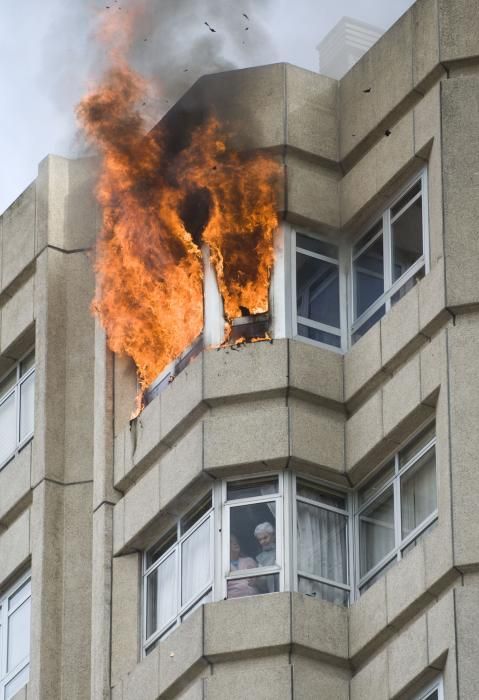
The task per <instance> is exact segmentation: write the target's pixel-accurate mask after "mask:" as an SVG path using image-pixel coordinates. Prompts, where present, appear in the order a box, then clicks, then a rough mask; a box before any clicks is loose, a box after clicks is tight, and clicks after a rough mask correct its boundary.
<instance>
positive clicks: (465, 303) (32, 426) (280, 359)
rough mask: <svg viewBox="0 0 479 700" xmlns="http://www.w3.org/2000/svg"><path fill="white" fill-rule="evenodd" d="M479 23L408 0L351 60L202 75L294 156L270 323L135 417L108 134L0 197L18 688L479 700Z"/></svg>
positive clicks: (232, 107) (7, 623) (123, 696)
mask: <svg viewBox="0 0 479 700" xmlns="http://www.w3.org/2000/svg"><path fill="white" fill-rule="evenodd" d="M478 37H479V13H478V12H477V4H476V0H450V1H449V2H447V3H445V2H439V0H419V1H418V2H417V3H416V4H415V5H414V6H412V7H411V9H410V10H409V11H408V12H407V13H406V14H405V15H404V16H403V17H402V18H401V19H400V20H399V21H398V22H397V23H396V24H395V25H394V26H393V27H392V28H391V29H390V30H389V31H388V32H387V33H386V34H385V35H384V36H382V37H381V39H380V40H379V41H378V42H377V43H376V44H375V45H374V46H373V47H372V48H371V49H370V50H369V51H368V53H367V54H366V55H365V56H364V57H363V58H362V59H360V60H359V62H358V63H357V64H356V65H355V66H354V67H353V68H352V69H351V70H350V71H349V72H348V73H347V74H346V75H345V76H344V77H343V78H342V79H341V80H340V81H335V80H333V79H331V78H328V77H325V76H323V75H319V74H315V73H312V72H309V71H305V70H302V69H299V68H296V67H293V66H290V65H285V64H278V65H272V66H266V67H260V68H254V69H248V70H242V71H232V72H228V73H223V74H219V75H212V76H208V77H207V78H204V79H202V80H201V81H199V82H198V83H197V84H196V85H195V86H193V88H192V89H191V91H190V92H189V93H188V94H187V95H185V97H184V98H183V99H182V100H181V101H180V102H179V103H178V105H177V106H176V108H175V109H176V112H174V116H175V120H176V122H175V123H176V124H177V126H178V127H179V128H181V119H182V117H181V115H182V114H183V115H191V114H192V111H191V110H192V109H193V110H194V109H196V108H198V109H200V108H201V106H202V105H204V104H205V103H206V104H214V105H216V106H217V111H218V114H219V117H220V118H224V119H227V118H228V117H231V116H235V117H236V121H237V122H239V123H241V124H242V125H243V133H241V134H239V138H238V144H240V145H241V147H242V148H245V149H252V148H261V149H263V150H264V151H265V152H272V153H274V154H280V156H279V157H280V158H281V162H282V163H283V164H284V165H286V166H287V167H286V168H285V186H284V198H283V201H282V203H281V219H282V223H281V225H280V227H279V230H278V231H277V234H276V253H277V255H276V260H275V267H274V270H273V278H272V284H271V294H270V299H271V303H270V312H269V316H268V318H267V320H266V321H265V320H264V319H261V322H262V323H265V322H266V323H267V324H269V329H270V333H271V334H272V336H273V340H272V342H259V343H251V344H245V345H243V346H241V347H239V348H238V349H236V350H234V351H233V350H232V349H231V348H222V349H219V350H217V349H214V350H210V349H205V350H203V351H202V352H199V353H198V354H197V355H196V357H194V358H193V359H191V361H190V362H189V364H186V366H184V365H185V363H181V364H180V365H179V366H177V367H176V368H173V369H171V368H170V371H171V372H172V375H174V374H176V378H175V379H174V381H169V380H167V381H164V382H162V381H161V378H160V380H159V382H158V383H157V386H156V390H155V391H152V392H151V393H150V396H149V399H150V400H149V403H148V405H147V406H146V407H145V409H144V410H143V411H142V413H141V414H140V415H139V416H138V417H137V418H135V419H133V420H132V419H131V411H132V408H133V405H134V400H135V395H136V392H137V383H136V374H135V368H134V366H133V363H132V362H131V361H130V360H129V359H128V358H126V357H121V356H116V355H114V354H112V353H111V352H110V351H109V350H108V348H107V344H106V339H105V334H104V332H103V330H102V329H101V328H100V326H99V325H98V324H97V323H96V322H95V320H94V317H93V316H92V314H91V311H90V304H91V300H92V298H93V295H94V287H95V282H94V276H93V272H92V261H91V257H92V254H91V250H92V247H93V245H94V241H95V238H96V235H97V231H98V228H99V224H100V215H99V212H98V209H97V206H96V204H95V202H94V197H93V194H92V190H93V174H92V168H91V163H90V161H89V160H71V161H70V160H67V159H64V158H60V157H56V156H49V157H47V158H46V159H45V160H44V161H43V162H42V163H41V164H40V167H39V172H38V177H37V179H36V180H35V182H33V183H32V184H31V185H30V187H28V189H27V190H26V191H25V192H24V193H23V194H22V195H21V196H20V197H19V198H18V199H17V200H16V201H15V202H14V203H13V204H12V206H10V207H9V208H8V209H7V210H6V211H5V212H4V213H3V215H2V217H1V218H0V236H1V263H0V308H1V315H0V319H1V326H0V355H1V359H0V370H1V375H0V700H12V699H14V700H25V699H26V698H28V700H80V699H81V700H83V699H87V698H92V699H94V700H99V699H101V700H105V699H106V698H112V700H133V699H135V700H138V699H141V700H157V699H158V698H160V699H162V700H166V699H170V698H179V699H180V700H200V699H206V698H207V699H208V700H224V698H229V699H230V700H243V699H244V698H255V699H258V700H260V699H265V700H266V699H267V700H270V699H271V700H279V699H284V700H287V699H288V700H290V699H291V698H293V697H294V698H295V700H298V699H299V700H305V699H306V698H308V699H309V698H311V699H312V698H314V699H316V698H328V699H331V700H343V699H344V700H346V699H348V700H366V699H367V700H399V698H404V699H406V700H442V699H445V700H476V698H477V696H478V690H477V688H478V682H479V678H478V664H477V659H478V658H479V637H478V634H477V630H478V628H479V578H478V575H477V572H478V570H479V538H478V532H479V509H478V507H477V504H478V503H479V480H478V479H477V455H478V454H479V431H478V429H477V426H478V423H479V373H478V371H477V367H476V364H477V355H478V352H477V349H478V347H479V313H478V304H479V283H478V275H477V265H478V230H477V221H478V220H479V196H478V187H479V176H478V173H479V142H478V133H479V132H478V123H479V111H478V97H477V96H478V94H479V39H478ZM286 87H287V89H286ZM185 128H186V127H185ZM253 320H254V319H253ZM476 448H477V449H476Z"/></svg>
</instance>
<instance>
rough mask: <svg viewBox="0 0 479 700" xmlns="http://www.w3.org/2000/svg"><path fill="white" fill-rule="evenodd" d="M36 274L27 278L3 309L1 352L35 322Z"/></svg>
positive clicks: (0, 332)
mask: <svg viewBox="0 0 479 700" xmlns="http://www.w3.org/2000/svg"><path fill="white" fill-rule="evenodd" d="M34 283H35V275H34V274H33V275H32V276H31V277H28V279H26V280H25V282H24V283H23V285H22V286H21V287H20V288H19V289H17V291H16V292H15V294H14V295H13V296H12V297H11V298H10V299H8V301H7V302H6V303H5V304H4V305H3V307H2V309H1V330H0V338H1V340H0V352H1V353H6V351H8V349H9V347H10V346H11V345H13V344H14V343H15V341H16V340H17V339H18V338H19V337H20V336H22V335H23V334H24V333H25V332H26V331H27V330H28V328H29V326H31V325H32V324H33V318H34V311H33V305H34V301H33V300H34Z"/></svg>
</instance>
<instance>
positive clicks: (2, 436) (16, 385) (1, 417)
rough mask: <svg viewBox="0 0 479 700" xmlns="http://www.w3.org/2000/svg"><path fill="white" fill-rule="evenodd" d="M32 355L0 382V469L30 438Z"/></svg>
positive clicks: (33, 377) (33, 356) (32, 381)
mask: <svg viewBox="0 0 479 700" xmlns="http://www.w3.org/2000/svg"><path fill="white" fill-rule="evenodd" d="M34 387H35V353H34V351H31V352H29V353H28V354H27V355H25V357H24V358H23V359H22V360H21V361H20V362H17V363H16V365H15V367H14V368H13V369H11V370H10V371H9V372H7V374H5V375H3V377H2V378H1V379H0V468H1V467H2V466H3V465H4V464H6V462H8V460H10V459H11V458H12V457H13V456H14V454H15V452H16V451H17V450H18V449H20V448H21V447H23V445H24V444H25V443H26V442H28V440H30V438H31V437H32V435H33V410H34Z"/></svg>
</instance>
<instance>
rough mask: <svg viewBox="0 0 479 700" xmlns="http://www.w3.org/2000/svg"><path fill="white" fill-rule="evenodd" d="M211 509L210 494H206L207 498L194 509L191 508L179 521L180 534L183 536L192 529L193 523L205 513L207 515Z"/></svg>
mask: <svg viewBox="0 0 479 700" xmlns="http://www.w3.org/2000/svg"><path fill="white" fill-rule="evenodd" d="M210 508H211V494H208V497H207V498H205V500H204V501H202V502H201V503H200V504H199V505H198V506H197V507H196V508H193V509H192V510H191V511H190V512H189V513H187V514H186V515H185V516H184V517H183V518H182V519H181V528H180V529H181V534H182V535H184V534H185V532H188V530H189V529H190V527H193V525H194V524H195V523H197V522H198V520H200V519H201V518H202V517H203V515H204V514H205V513H207V512H208V511H209V510H210Z"/></svg>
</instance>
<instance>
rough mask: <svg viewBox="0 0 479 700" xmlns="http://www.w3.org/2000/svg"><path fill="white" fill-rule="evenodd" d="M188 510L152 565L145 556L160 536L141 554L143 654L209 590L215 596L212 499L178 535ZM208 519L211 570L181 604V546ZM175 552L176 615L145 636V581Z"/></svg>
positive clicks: (176, 624)
mask: <svg viewBox="0 0 479 700" xmlns="http://www.w3.org/2000/svg"><path fill="white" fill-rule="evenodd" d="M202 500H203V499H199V501H198V504H197V505H198V506H201V502H202ZM190 512H191V511H187V512H185V513H184V515H183V516H182V517H180V518H178V519H177V522H176V525H175V527H176V540H175V542H174V543H173V544H172V545H171V546H170V547H168V549H167V550H165V552H163V554H162V555H161V556H160V557H159V558H158V559H157V560H156V561H155V562H153V564H151V565H150V566H149V567H147V556H148V553H149V552H150V551H151V550H152V549H156V547H157V546H158V545H160V544H161V541H162V539H163V538H160V539H159V540H158V542H157V543H156V545H155V546H154V547H153V548H149V549H148V550H147V551H146V552H144V554H143V576H142V588H143V603H142V649H143V655H146V654H147V652H148V651H149V649H150V647H152V646H153V645H154V644H155V643H156V642H157V641H158V640H159V639H162V638H164V637H165V636H166V635H167V634H168V633H170V632H171V631H172V630H173V629H174V628H175V627H177V626H178V625H179V624H180V622H181V621H182V620H183V619H185V617H187V616H188V614H190V613H191V612H193V610H194V609H195V608H196V607H197V606H198V604H201V601H202V599H203V598H205V596H207V595H208V594H209V593H211V596H212V599H213V596H214V578H215V576H214V565H215V557H214V542H215V532H214V530H215V522H214V512H215V509H214V502H213V498H212V501H211V506H210V507H209V508H208V510H207V511H206V512H205V513H203V515H202V516H201V517H200V518H198V520H196V521H195V522H194V523H193V525H191V527H190V528H188V530H186V531H185V532H184V533H183V534H181V526H182V522H183V519H184V518H185V517H187V516H188V515H189V513H190ZM207 520H209V521H210V571H211V577H210V580H209V581H208V583H207V584H206V585H205V586H204V587H203V588H202V589H201V591H199V592H198V593H197V594H196V595H195V596H194V597H193V598H191V599H190V600H188V601H187V602H186V603H184V604H182V603H181V597H182V595H181V594H182V566H181V565H182V561H181V560H182V545H183V542H185V540H187V539H188V538H189V537H191V535H192V534H193V533H194V532H195V530H197V529H198V528H200V527H201V526H202V525H203V524H204V523H205V522H206V521H207ZM171 530H172V528H170V529H169V530H168V531H167V532H166V533H165V537H168V536H169V534H170V533H171ZM174 553H175V554H176V575H175V583H176V614H175V615H174V616H172V617H171V618H170V619H169V620H168V621H167V622H165V624H164V625H163V626H162V627H160V628H159V629H157V630H156V631H155V632H154V633H153V634H151V635H150V636H149V637H148V638H146V629H147V615H148V610H147V601H148V597H147V583H148V577H149V576H150V575H151V574H152V573H153V572H154V571H155V569H158V568H159V567H160V566H161V564H162V563H163V562H164V561H165V560H166V559H168V557H170V556H172V555H173V554H174Z"/></svg>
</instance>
